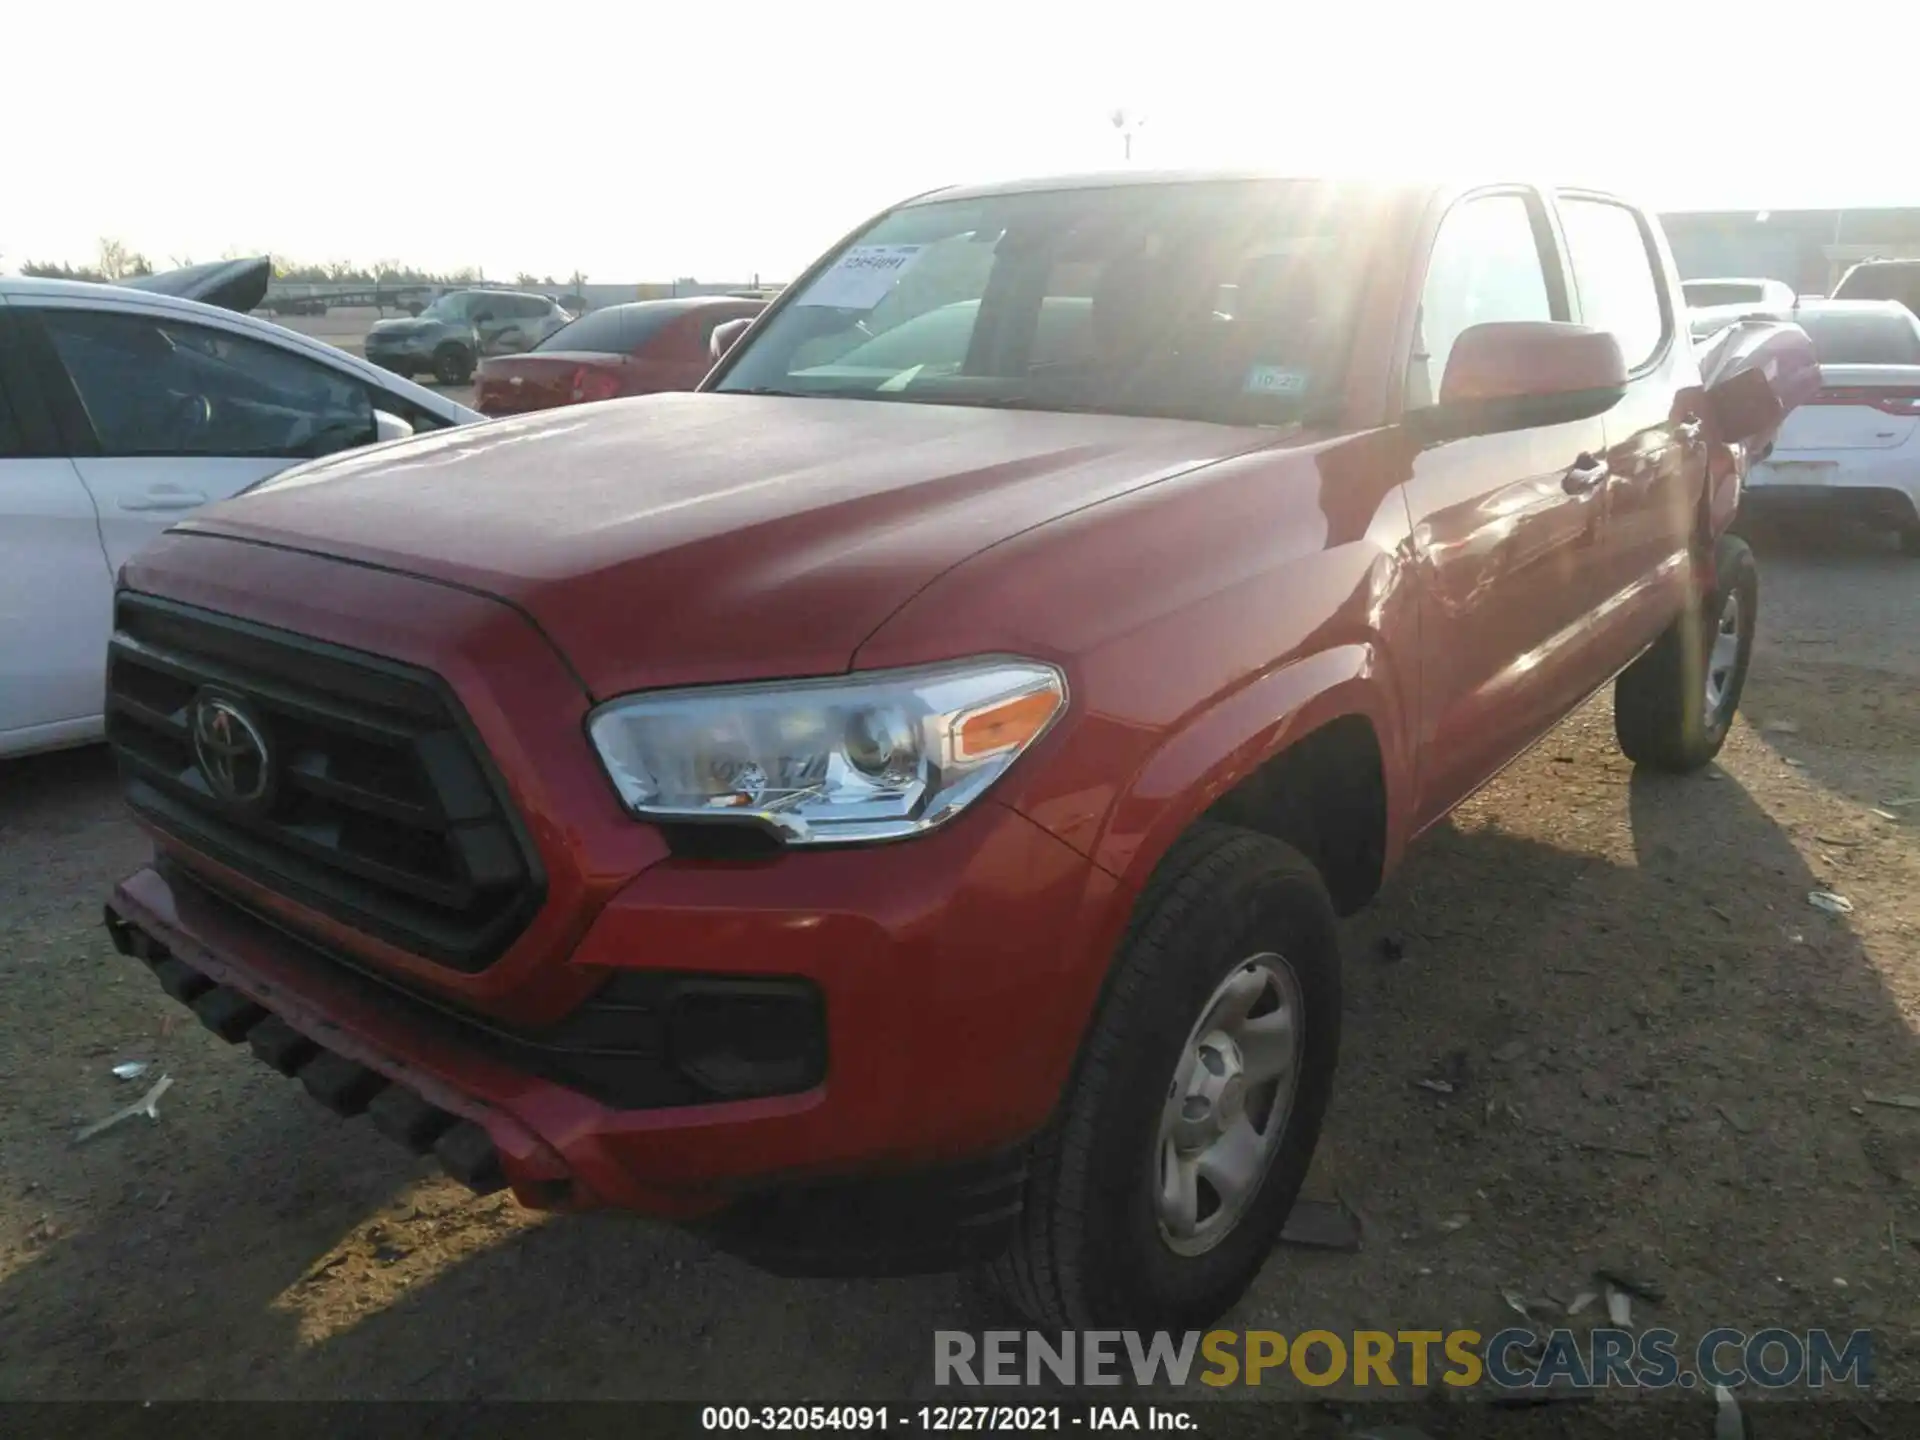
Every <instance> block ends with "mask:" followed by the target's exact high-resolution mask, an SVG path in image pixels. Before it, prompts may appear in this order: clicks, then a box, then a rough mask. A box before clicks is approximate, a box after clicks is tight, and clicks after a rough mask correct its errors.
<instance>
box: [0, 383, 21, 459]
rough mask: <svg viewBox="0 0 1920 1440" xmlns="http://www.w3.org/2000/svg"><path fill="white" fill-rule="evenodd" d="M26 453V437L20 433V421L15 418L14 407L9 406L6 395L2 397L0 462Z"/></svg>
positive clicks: (0, 410) (0, 402) (0, 401)
mask: <svg viewBox="0 0 1920 1440" xmlns="http://www.w3.org/2000/svg"><path fill="white" fill-rule="evenodd" d="M26 453H27V442H26V437H25V436H23V435H22V434H21V433H20V423H19V421H17V420H15V419H14V418H13V407H12V406H11V405H9V404H7V397H6V396H5V395H0V460H6V459H10V458H12V457H13V456H16V455H24V454H26Z"/></svg>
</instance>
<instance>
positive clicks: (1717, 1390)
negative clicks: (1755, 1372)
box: [1713, 1385, 1747, 1440]
mask: <svg viewBox="0 0 1920 1440" xmlns="http://www.w3.org/2000/svg"><path fill="white" fill-rule="evenodd" d="M1713 1403H1714V1407H1715V1408H1714V1415H1713V1440H1747V1422H1746V1419H1745V1417H1744V1416H1742V1415H1741V1413H1740V1402H1739V1401H1738V1400H1736V1399H1734V1398H1733V1392H1732V1391H1731V1390H1729V1389H1727V1387H1726V1386H1724V1385H1716V1386H1714V1387H1713Z"/></svg>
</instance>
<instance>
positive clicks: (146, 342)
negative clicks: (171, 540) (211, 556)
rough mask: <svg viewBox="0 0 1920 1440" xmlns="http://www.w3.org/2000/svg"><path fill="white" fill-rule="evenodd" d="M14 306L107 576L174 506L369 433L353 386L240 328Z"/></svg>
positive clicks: (164, 523) (222, 495) (369, 420)
mask: <svg viewBox="0 0 1920 1440" xmlns="http://www.w3.org/2000/svg"><path fill="white" fill-rule="evenodd" d="M17 313H18V314H20V315H22V316H24V317H26V318H27V321H28V326H29V329H33V328H37V330H38V335H37V337H35V338H36V339H37V343H35V344H33V345H32V348H30V350H29V354H30V355H33V356H35V357H36V358H37V362H38V363H37V369H38V371H39V373H40V377H41V385H42V389H43V391H44V392H45V393H46V394H47V395H48V396H49V397H51V403H52V408H53V409H54V411H55V416H56V418H57V419H58V420H59V421H60V423H61V427H62V430H63V432H64V435H65V439H66V441H67V447H68V453H69V454H70V455H71V456H72V458H73V465H74V469H75V470H76V471H77V472H78V473H79V476H80V479H81V481H82V483H83V484H84V485H85V486H86V488H87V490H88V492H89V493H90V494H91V495H92V497H93V503H94V506H95V508H96V510H97V511H98V513H99V517H100V538H101V542H102V544H103V546H104V547H105V549H106V552H107V560H108V563H109V565H110V566H111V567H112V570H113V571H114V572H116V573H117V572H118V570H119V568H120V566H121V565H123V564H125V563H126V561H127V559H128V558H129V557H130V556H131V555H132V554H133V553H134V552H135V551H137V550H139V549H140V548H141V547H142V546H143V545H145V544H146V543H147V542H148V541H149V540H150V539H152V538H153V537H154V536H155V535H157V534H159V533H160V532H161V531H162V530H164V529H166V528H167V527H168V526H169V525H171V524H173V523H174V522H175V521H176V520H178V519H179V518H180V517H181V516H182V515H184V514H186V513H187V512H189V511H192V510H195V509H198V508H199V507H200V506H202V505H207V504H211V503H212V502H214V501H216V500H224V499H226V498H228V497H229V496H232V495H236V494H238V493H239V492H240V491H242V490H244V489H246V488H247V487H248V486H250V485H252V484H254V483H256V482H257V481H260V480H264V479H266V478H267V477H268V476H270V475H273V474H276V473H277V472H279V471H281V470H284V469H286V468H287V467H288V466H290V465H295V464H298V463H299V462H300V461H302V460H306V459H311V458H314V457H315V456H318V455H323V454H331V453H332V452H334V451H336V450H343V449H346V448H349V447H350V446H353V445H360V444H366V443H369V442H371V441H372V440H373V439H374V438H375V435H374V425H373V410H372V397H371V394H370V392H369V391H368V390H367V388H366V386H365V385H364V384H362V383H361V382H360V381H359V380H357V379H356V378H355V377H353V376H351V375H349V374H347V373H345V372H343V371H335V370H332V369H330V368H329V367H327V366H325V365H323V364H321V363H320V362H318V361H315V360H312V359H310V358H308V357H306V356H304V355H299V354H296V353H294V352H292V351H289V350H283V349H281V348H279V347H278V346H275V345H272V344H270V343H268V342H266V341H263V340H260V339H256V338H254V337H253V336H250V335H243V334H240V333H237V332H235V331H229V330H225V329H222V328H219V327H216V326H211V325H201V324H197V323H194V322H188V321H181V320H178V319H176V318H174V316H173V315H171V314H168V313H165V312H158V311H141V310H137V309H132V308H129V309H101V308H97V307H90V306H86V305H62V304H58V303H55V302H52V301H48V302H44V303H42V304H40V305H37V306H34V307H32V308H24V307H23V308H22V309H20V310H19V311H18V312H17ZM36 322H37V327H36Z"/></svg>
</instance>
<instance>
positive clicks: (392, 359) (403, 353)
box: [366, 342, 433, 370]
mask: <svg viewBox="0 0 1920 1440" xmlns="http://www.w3.org/2000/svg"><path fill="white" fill-rule="evenodd" d="M366 356H367V359H368V360H369V361H370V362H372V363H373V364H375V365H384V366H386V367H388V368H389V369H393V368H396V367H402V366H412V367H413V368H414V369H417V370H418V369H425V368H426V367H427V366H429V365H431V364H433V346H431V345H427V344H405V345H392V344H389V345H375V344H372V343H371V342H369V343H368V345H367V347H366Z"/></svg>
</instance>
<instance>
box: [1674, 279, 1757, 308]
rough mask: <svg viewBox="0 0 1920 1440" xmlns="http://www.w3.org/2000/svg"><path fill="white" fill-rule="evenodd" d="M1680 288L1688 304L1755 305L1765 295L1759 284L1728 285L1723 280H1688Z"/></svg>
mask: <svg viewBox="0 0 1920 1440" xmlns="http://www.w3.org/2000/svg"><path fill="white" fill-rule="evenodd" d="M1680 290H1681V293H1682V294H1684V295H1685V296H1686V297H1687V304H1689V305H1757V304H1758V303H1759V302H1760V301H1762V300H1764V299H1766V295H1767V292H1766V288H1765V287H1764V286H1761V285H1729V284H1727V283H1726V282H1724V281H1721V282H1718V283H1714V284H1706V283H1703V282H1700V281H1697V280H1689V281H1688V282H1687V283H1686V284H1684V285H1682V286H1681V287H1680Z"/></svg>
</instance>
